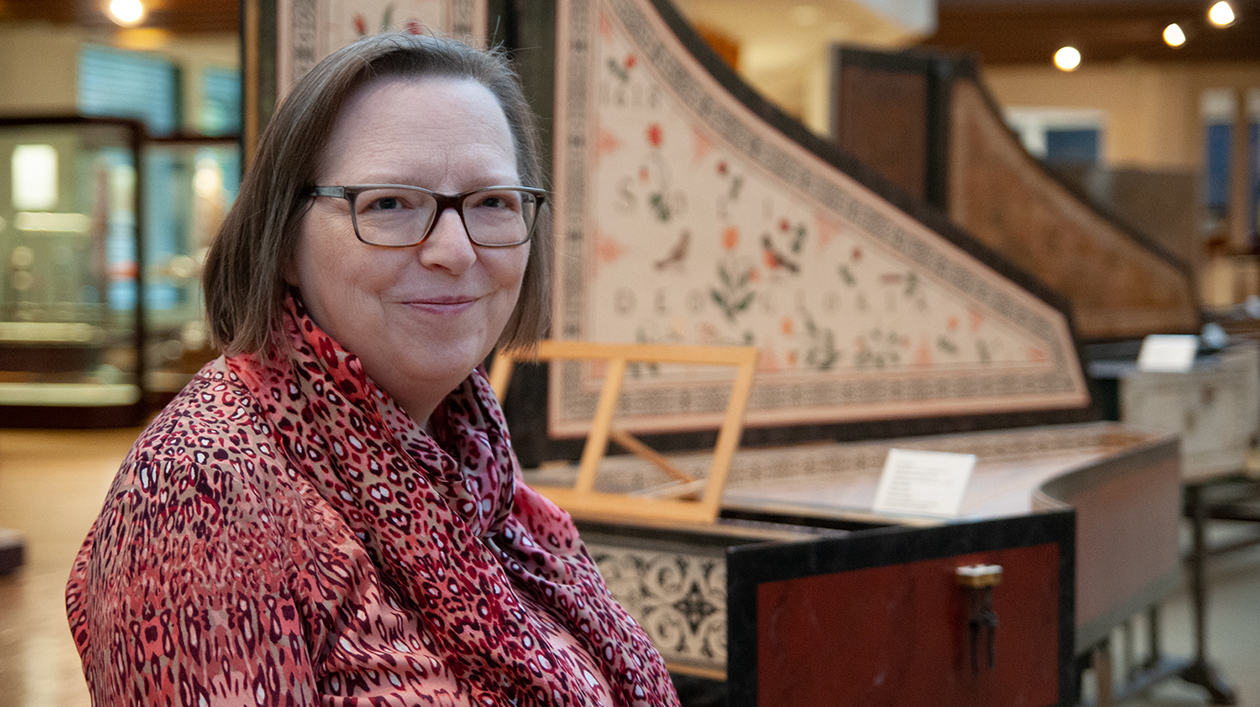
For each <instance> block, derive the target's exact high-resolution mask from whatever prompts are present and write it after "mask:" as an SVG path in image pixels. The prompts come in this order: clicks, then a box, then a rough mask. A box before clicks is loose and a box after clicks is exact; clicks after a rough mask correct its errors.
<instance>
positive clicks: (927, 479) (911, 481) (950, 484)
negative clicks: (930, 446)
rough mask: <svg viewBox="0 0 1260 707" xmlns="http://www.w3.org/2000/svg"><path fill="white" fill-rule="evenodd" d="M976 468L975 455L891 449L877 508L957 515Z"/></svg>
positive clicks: (885, 462)
mask: <svg viewBox="0 0 1260 707" xmlns="http://www.w3.org/2000/svg"><path fill="white" fill-rule="evenodd" d="M975 468H976V455H974V454H951V453H949V452H924V451H919V450H913V449H890V450H888V458H887V459H885V460H884V473H883V475H882V476H880V478H879V488H878V489H876V491H875V507H874V510H875V512H876V513H896V514H910V515H926V516H940V517H944V518H955V517H957V516H958V511H959V510H960V509H961V508H962V499H963V493H965V492H966V490H967V482H968V481H969V480H970V479H971V472H972V470H973V469H975Z"/></svg>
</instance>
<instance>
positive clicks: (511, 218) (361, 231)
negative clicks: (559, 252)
mask: <svg viewBox="0 0 1260 707" xmlns="http://www.w3.org/2000/svg"><path fill="white" fill-rule="evenodd" d="M310 193H311V196H316V197H318V196H326V197H332V198H337V199H345V200H346V201H348V202H350V221H351V223H353V225H354V234H355V236H357V237H358V239H359V240H360V241H362V242H364V243H366V244H368V245H375V246H383V247H385V248H406V247H409V246H414V245H419V244H420V243H423V242H424V239H425V238H428V237H429V233H431V232H432V231H433V225H434V224H436V223H437V222H438V219H439V218H440V217H441V215H442V213H443V212H444V211H446V210H447V209H454V210H455V213H457V214H459V218H460V220H461V221H462V222H463V224H464V230H465V232H467V233H468V239H469V240H470V241H472V242H473V243H474V244H476V245H479V246H482V247H485V248H509V247H512V246H518V245H521V244H523V243H526V242H528V241H529V239H530V237H531V236H533V234H534V226H535V225H536V224H537V222H538V211H539V209H540V208H541V207H542V205H543V203H544V201H545V200H546V198H547V192H546V190H544V189H535V188H533V187H498V186H496V187H484V188H482V189H474V190H472V191H466V192H464V193H463V194H439V193H437V192H433V191H429V190H428V189H424V188H422V187H413V186H407V185H404V184H353V185H345V186H327V187H313V188H312V189H311V192H310Z"/></svg>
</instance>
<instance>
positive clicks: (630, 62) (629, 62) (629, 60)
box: [626, 54, 639, 69]
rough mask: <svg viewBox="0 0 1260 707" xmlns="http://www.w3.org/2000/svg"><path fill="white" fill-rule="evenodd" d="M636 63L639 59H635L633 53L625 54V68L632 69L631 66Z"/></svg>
mask: <svg viewBox="0 0 1260 707" xmlns="http://www.w3.org/2000/svg"><path fill="white" fill-rule="evenodd" d="M637 63H639V61H638V59H635V58H634V55H633V54H631V55H629V56H627V57H626V68H627V69H633V68H634V65H635V64H637Z"/></svg>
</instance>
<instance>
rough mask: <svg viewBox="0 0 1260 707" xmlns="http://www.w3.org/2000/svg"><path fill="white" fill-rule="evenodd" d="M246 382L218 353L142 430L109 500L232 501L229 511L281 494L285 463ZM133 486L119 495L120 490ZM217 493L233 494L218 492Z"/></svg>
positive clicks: (279, 498) (284, 480)
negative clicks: (209, 498)
mask: <svg viewBox="0 0 1260 707" xmlns="http://www.w3.org/2000/svg"><path fill="white" fill-rule="evenodd" d="M274 435H275V431H274V430H273V429H272V428H271V426H270V424H269V423H268V421H267V420H266V418H265V416H264V415H263V414H262V411H261V408H260V406H259V405H258V401H257V400H256V399H255V398H254V396H253V394H252V393H251V392H250V391H249V388H248V387H247V386H245V385H244V383H243V382H242V381H240V380H239V378H238V377H237V376H236V375H235V373H233V372H232V371H231V370H230V369H229V368H228V367H227V366H226V365H224V362H223V359H221V358H220V359H218V360H217V361H214V362H211V363H210V364H207V365H206V367H205V368H203V369H202V370H201V371H200V372H199V373H197V375H196V376H195V377H194V378H193V380H192V381H190V382H189V384H188V385H187V386H185V387H184V389H183V390H182V391H181V392H180V393H179V394H178V395H177V396H176V397H175V398H174V399H173V400H172V401H171V402H170V403H169V404H168V405H167V406H166V407H165V408H164V409H163V410H162V411H161V412H160V413H159V414H158V415H157V416H156V417H155V418H154V419H153V421H152V422H150V423H149V425H148V426H147V427H146V428H145V429H144V431H143V432H141V433H140V436H139V437H138V438H137V439H136V441H135V443H134V444H133V445H132V447H131V450H130V451H129V452H128V454H127V457H126V459H125V460H124V461H123V464H122V467H121V468H120V470H119V473H118V477H117V478H116V479H115V482H114V488H113V492H112V493H111V494H110V498H108V499H107V506H108V505H109V503H110V501H111V500H115V499H117V500H131V501H139V500H145V501H148V502H150V503H152V502H162V503H164V504H165V503H171V502H179V500H180V499H186V498H187V497H189V496H190V495H193V496H195V495H201V496H206V495H209V496H212V497H216V498H213V499H212V500H215V501H218V500H230V501H231V502H232V510H233V511H241V510H244V509H247V508H248V507H249V506H252V505H254V504H262V503H263V502H264V501H266V500H267V499H268V498H272V500H273V502H275V501H277V500H282V499H283V497H284V496H285V495H286V493H285V491H286V489H285V488H284V487H286V486H287V485H288V482H289V480H290V477H289V475H288V474H286V473H285V471H286V469H287V467H288V465H289V462H288V460H287V459H286V457H285V455H284V452H283V449H282V448H281V445H280V444H278V442H277V440H276V439H275V436H274ZM122 489H128V490H130V491H132V492H133V493H131V494H130V498H129V499H123V498H122V494H121V493H120V492H121V491H122ZM219 496H230V499H220V498H217V497H219Z"/></svg>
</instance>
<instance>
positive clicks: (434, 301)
mask: <svg viewBox="0 0 1260 707" xmlns="http://www.w3.org/2000/svg"><path fill="white" fill-rule="evenodd" d="M478 299H480V298H479V297H470V296H462V295H455V296H449V297H426V298H424V299H414V300H409V301H407V302H405V304H406V305H407V306H408V307H411V308H412V309H418V310H420V311H423V312H440V313H451V312H460V311H463V310H464V309H467V308H468V307H471V306H472V305H473V304H474V303H475V302H476V301H477V300H478Z"/></svg>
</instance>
